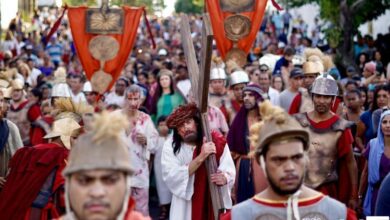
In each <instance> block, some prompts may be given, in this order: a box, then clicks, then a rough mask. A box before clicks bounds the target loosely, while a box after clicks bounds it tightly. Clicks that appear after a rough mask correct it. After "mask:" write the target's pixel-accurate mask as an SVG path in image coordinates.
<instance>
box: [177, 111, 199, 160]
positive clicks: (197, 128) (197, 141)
mask: <svg viewBox="0 0 390 220" xmlns="http://www.w3.org/2000/svg"><path fill="white" fill-rule="evenodd" d="M193 119H194V121H195V124H196V130H197V133H198V136H197V138H196V146H197V148H196V151H197V152H196V155H198V154H199V153H200V150H201V148H200V147H201V146H202V144H203V129H202V123H201V120H200V117H199V114H198V115H196V116H194V117H193ZM172 138H173V142H172V147H173V153H174V154H175V155H177V154H178V153H179V152H180V148H181V143H182V141H183V138H182V137H181V136H180V134H179V132H178V129H177V128H174V129H173V137H172Z"/></svg>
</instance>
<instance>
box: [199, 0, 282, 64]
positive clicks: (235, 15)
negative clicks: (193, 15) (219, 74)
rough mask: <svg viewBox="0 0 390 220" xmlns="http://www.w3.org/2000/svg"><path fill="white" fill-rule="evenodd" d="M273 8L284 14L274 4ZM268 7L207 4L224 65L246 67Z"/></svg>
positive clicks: (241, 0)
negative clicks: (230, 61)
mask: <svg viewBox="0 0 390 220" xmlns="http://www.w3.org/2000/svg"><path fill="white" fill-rule="evenodd" d="M272 4H273V5H274V7H275V8H277V9H278V10H281V7H280V6H279V5H278V4H277V3H276V2H275V0H272ZM266 6H267V0H206V8H207V11H208V13H209V14H210V19H211V24H212V27H213V32H214V38H215V41H216V43H217V48H218V50H219V52H220V54H221V56H222V58H223V59H224V60H225V61H227V60H234V61H235V62H236V63H237V64H238V65H240V66H244V65H245V64H246V57H247V54H248V52H249V50H250V49H251V47H252V44H253V42H254V40H255V39H256V35H257V33H258V31H259V29H260V25H261V22H262V20H263V16H264V11H265V8H266ZM221 24H223V25H221Z"/></svg>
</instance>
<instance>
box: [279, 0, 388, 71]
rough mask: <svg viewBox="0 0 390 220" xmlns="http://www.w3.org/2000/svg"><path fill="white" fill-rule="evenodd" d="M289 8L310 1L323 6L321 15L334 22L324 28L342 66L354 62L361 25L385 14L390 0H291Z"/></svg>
mask: <svg viewBox="0 0 390 220" xmlns="http://www.w3.org/2000/svg"><path fill="white" fill-rule="evenodd" d="M286 2H287V4H288V5H287V6H288V7H299V6H302V5H305V4H309V3H316V4H318V5H319V6H320V16H321V18H322V19H324V20H325V21H329V22H331V24H332V25H331V27H330V28H329V29H327V30H325V33H326V36H327V39H328V42H329V43H330V45H331V46H332V47H333V48H335V49H336V53H337V59H336V62H337V63H339V64H342V65H343V66H347V65H351V64H353V63H354V57H353V56H354V47H353V37H354V36H355V35H357V34H358V33H359V31H358V28H359V26H360V25H361V24H364V23H366V22H368V21H371V20H373V19H375V18H377V17H378V16H380V15H382V14H383V13H384V12H385V11H386V10H387V9H388V8H390V0H289V1H286Z"/></svg>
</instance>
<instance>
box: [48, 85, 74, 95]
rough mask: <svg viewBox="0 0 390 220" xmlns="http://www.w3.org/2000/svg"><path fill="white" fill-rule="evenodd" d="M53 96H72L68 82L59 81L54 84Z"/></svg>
mask: <svg viewBox="0 0 390 220" xmlns="http://www.w3.org/2000/svg"><path fill="white" fill-rule="evenodd" d="M51 97H65V98H70V97H72V96H71V94H70V88H69V86H68V84H66V83H58V84H55V85H54V86H53V89H52V91H51Z"/></svg>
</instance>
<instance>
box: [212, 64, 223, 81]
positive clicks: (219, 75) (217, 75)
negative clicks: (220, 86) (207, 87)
mask: <svg viewBox="0 0 390 220" xmlns="http://www.w3.org/2000/svg"><path fill="white" fill-rule="evenodd" d="M216 79H223V80H226V72H225V70H224V69H222V68H218V67H217V68H213V69H211V73H210V80H216Z"/></svg>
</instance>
